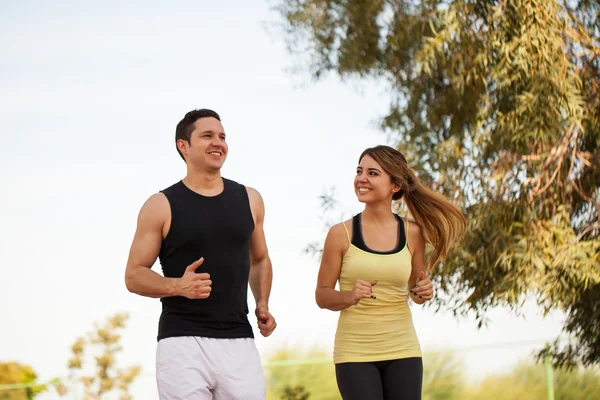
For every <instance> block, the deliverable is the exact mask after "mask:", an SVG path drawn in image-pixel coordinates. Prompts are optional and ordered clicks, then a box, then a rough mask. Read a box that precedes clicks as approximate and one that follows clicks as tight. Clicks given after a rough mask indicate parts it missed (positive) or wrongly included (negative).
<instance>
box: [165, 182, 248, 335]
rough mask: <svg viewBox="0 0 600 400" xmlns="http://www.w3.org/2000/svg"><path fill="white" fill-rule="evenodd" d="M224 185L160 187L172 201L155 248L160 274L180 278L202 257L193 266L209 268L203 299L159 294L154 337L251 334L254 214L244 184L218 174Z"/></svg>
mask: <svg viewBox="0 0 600 400" xmlns="http://www.w3.org/2000/svg"><path fill="white" fill-rule="evenodd" d="M223 183H224V189H223V191H222V192H221V193H220V194H218V195H216V196H213V197H206V196H202V195H201V194H198V193H196V192H194V191H192V190H191V189H189V188H188V187H187V186H185V184H184V183H183V182H181V181H180V182H178V183H176V184H174V185H173V186H171V187H169V188H167V189H165V190H162V193H164V195H165V196H166V197H167V199H168V200H169V204H170V206H171V227H170V229H169V232H168V234H167V236H166V237H165V239H164V240H163V242H162V247H161V249H160V253H159V260H160V263H161V265H162V270H163V275H164V276H166V277H170V278H179V277H181V276H182V275H183V273H184V271H185V269H186V267H187V266H188V265H190V264H191V263H193V262H194V261H196V260H198V259H199V258H200V257H204V263H203V264H202V265H201V266H200V267H199V268H198V269H197V270H196V272H197V273H199V272H207V273H209V274H210V279H211V281H212V292H211V293H210V296H209V297H208V298H207V299H194V300H190V299H188V298H186V297H181V296H175V297H165V298H162V299H161V301H162V314H161V316H160V321H159V326H158V340H161V339H164V338H167V337H174V336H202V337H210V338H252V337H254V335H253V332H252V327H251V326H250V323H249V322H248V299H247V296H248V276H249V273H250V237H251V235H252V231H253V230H254V220H253V218H252V211H251V210H250V201H249V199H248V193H247V191H246V188H245V187H244V186H243V185H240V184H239V183H236V182H234V181H231V180H228V179H223Z"/></svg>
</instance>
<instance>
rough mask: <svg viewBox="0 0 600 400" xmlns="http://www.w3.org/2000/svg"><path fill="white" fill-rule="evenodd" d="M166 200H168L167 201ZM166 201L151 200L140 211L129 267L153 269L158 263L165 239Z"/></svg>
mask: <svg viewBox="0 0 600 400" xmlns="http://www.w3.org/2000/svg"><path fill="white" fill-rule="evenodd" d="M165 200H166V199H165ZM164 206H165V204H164V201H163V200H162V199H160V198H150V199H149V200H148V201H147V202H146V204H144V206H143V207H142V209H141V210H140V213H139V216H138V222H137V227H136V232H135V235H134V237H133V243H132V244H131V250H130V252H129V262H128V263H127V267H128V268H129V267H132V266H134V267H135V266H143V267H147V268H151V267H152V266H153V265H154V263H155V262H156V258H157V257H158V253H159V252H160V247H161V245H162V239H163V233H162V229H163V225H164V222H165V221H164V215H165V213H164Z"/></svg>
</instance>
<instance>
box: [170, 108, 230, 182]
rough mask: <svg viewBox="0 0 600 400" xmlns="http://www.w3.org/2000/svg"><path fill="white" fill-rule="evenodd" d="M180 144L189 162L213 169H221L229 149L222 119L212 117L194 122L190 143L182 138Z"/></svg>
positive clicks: (180, 148)
mask: <svg viewBox="0 0 600 400" xmlns="http://www.w3.org/2000/svg"><path fill="white" fill-rule="evenodd" d="M178 146H179V150H180V151H181V152H182V153H183V154H184V156H185V159H186V162H187V163H188V164H191V165H194V166H198V167H203V168H207V169H211V170H220V169H221V167H222V166H223V164H224V163H225V159H226V158H227V152H228V150H229V147H228V146H227V143H226V142H225V131H224V130H223V125H221V121H219V120H218V119H216V118H212V117H207V118H200V119H199V120H197V121H196V122H194V130H193V131H192V134H191V135H190V142H189V144H188V143H187V142H186V141H185V140H180V143H178Z"/></svg>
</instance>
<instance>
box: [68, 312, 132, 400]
mask: <svg viewBox="0 0 600 400" xmlns="http://www.w3.org/2000/svg"><path fill="white" fill-rule="evenodd" d="M128 318H129V315H128V314H127V313H119V314H115V315H114V316H112V317H109V318H108V319H107V321H106V323H105V324H104V325H98V324H96V327H95V329H94V331H92V332H90V333H88V334H87V335H85V336H83V337H80V338H78V339H77V340H76V341H75V343H74V344H73V346H72V347H71V351H72V353H73V356H72V357H71V358H70V359H69V370H70V371H71V379H73V380H80V381H81V382H82V383H83V386H84V398H85V399H93V400H99V399H102V398H104V396H106V395H108V394H109V393H114V392H115V391H118V392H120V399H121V400H130V399H131V398H132V397H131V395H130V394H129V387H130V385H131V384H132V383H133V381H134V380H135V378H136V377H137V376H138V375H139V373H140V370H141V367H140V366H139V365H134V366H130V367H127V368H117V365H116V364H117V360H116V355H117V354H118V353H119V352H120V351H121V350H122V349H123V348H122V346H121V345H120V344H119V342H120V340H121V335H120V334H119V333H118V331H119V330H120V329H123V328H124V327H125V322H126V321H127V319H128ZM90 347H91V348H92V349H93V350H96V354H99V355H95V356H94V360H95V371H94V372H93V373H92V374H88V371H89V370H87V369H86V368H85V366H86V365H85V361H84V359H85V355H86V353H87V350H89V349H90Z"/></svg>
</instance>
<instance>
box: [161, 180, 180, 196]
mask: <svg viewBox="0 0 600 400" xmlns="http://www.w3.org/2000/svg"><path fill="white" fill-rule="evenodd" d="M181 185H183V181H181V180H180V181H177V182H175V183H174V184H172V185H171V186H169V187H167V188H165V189H162V190H160V191H159V193H163V194H165V195H167V196H168V195H169V194H171V193H173V192H174V191H177V190H179V189H180V188H181Z"/></svg>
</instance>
